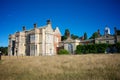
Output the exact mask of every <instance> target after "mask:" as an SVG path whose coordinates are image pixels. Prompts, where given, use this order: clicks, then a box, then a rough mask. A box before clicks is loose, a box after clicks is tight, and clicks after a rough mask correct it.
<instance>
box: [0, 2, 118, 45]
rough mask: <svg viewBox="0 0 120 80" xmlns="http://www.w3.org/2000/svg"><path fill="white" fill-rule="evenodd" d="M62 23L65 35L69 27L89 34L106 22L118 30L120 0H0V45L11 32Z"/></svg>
mask: <svg viewBox="0 0 120 80" xmlns="http://www.w3.org/2000/svg"><path fill="white" fill-rule="evenodd" d="M47 19H50V20H51V21H52V26H53V28H55V27H56V26H58V27H59V28H60V31H61V33H62V34H64V30H65V29H67V28H68V29H69V30H70V32H71V34H76V35H78V36H82V35H83V34H84V32H87V34H88V37H90V36H91V35H92V33H93V32H95V31H97V30H98V29H100V32H101V34H103V33H104V28H105V26H106V25H108V27H110V29H111V33H112V34H113V33H114V29H113V28H114V26H116V27H117V28H118V29H120V0H0V46H7V45H8V35H9V34H14V33H15V32H16V31H22V26H24V25H25V26H26V29H27V30H29V29H32V28H33V24H34V23H37V25H38V26H43V25H46V20H47Z"/></svg>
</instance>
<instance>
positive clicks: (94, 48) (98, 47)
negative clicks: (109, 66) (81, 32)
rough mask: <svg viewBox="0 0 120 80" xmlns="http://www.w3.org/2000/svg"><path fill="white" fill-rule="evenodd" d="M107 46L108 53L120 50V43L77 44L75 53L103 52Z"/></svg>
mask: <svg viewBox="0 0 120 80" xmlns="http://www.w3.org/2000/svg"><path fill="white" fill-rule="evenodd" d="M108 48H109V52H110V53H113V52H120V43H116V44H89V45H78V46H77V48H76V54H87V53H105V52H106V50H107V49H108Z"/></svg>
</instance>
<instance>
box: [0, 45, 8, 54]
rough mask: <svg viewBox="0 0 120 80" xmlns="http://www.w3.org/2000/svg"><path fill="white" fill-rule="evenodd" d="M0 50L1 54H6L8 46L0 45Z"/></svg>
mask: <svg viewBox="0 0 120 80" xmlns="http://www.w3.org/2000/svg"><path fill="white" fill-rule="evenodd" d="M0 51H1V52H2V54H3V55H7V54H8V47H0Z"/></svg>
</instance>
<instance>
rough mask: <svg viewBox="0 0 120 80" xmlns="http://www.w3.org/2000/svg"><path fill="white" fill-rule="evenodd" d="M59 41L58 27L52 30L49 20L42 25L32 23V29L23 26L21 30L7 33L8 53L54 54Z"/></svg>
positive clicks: (17, 54) (27, 54)
mask: <svg viewBox="0 0 120 80" xmlns="http://www.w3.org/2000/svg"><path fill="white" fill-rule="evenodd" d="M59 42H61V33H60V31H59V28H58V27H56V29H55V30H53V29H52V25H51V22H50V20H47V25H45V26H42V27H38V26H37V24H34V28H33V29H32V30H26V29H25V26H23V31H21V32H16V33H15V34H13V35H9V45H8V55H14V56H19V55H23V56H40V55H55V54H56V53H57V49H56V48H57V47H58V46H59Z"/></svg>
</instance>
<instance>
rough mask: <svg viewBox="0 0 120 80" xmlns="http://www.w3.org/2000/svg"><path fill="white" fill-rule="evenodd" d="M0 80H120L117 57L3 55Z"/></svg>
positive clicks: (100, 55) (115, 55) (116, 55)
mask: <svg viewBox="0 0 120 80" xmlns="http://www.w3.org/2000/svg"><path fill="white" fill-rule="evenodd" d="M0 80H120V54H112V55H110V54H87V55H59V56H39V57H31V56H30V57H28V56H24V57H18V58H17V57H13V56H12V57H8V56H3V57H2V61H0Z"/></svg>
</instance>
